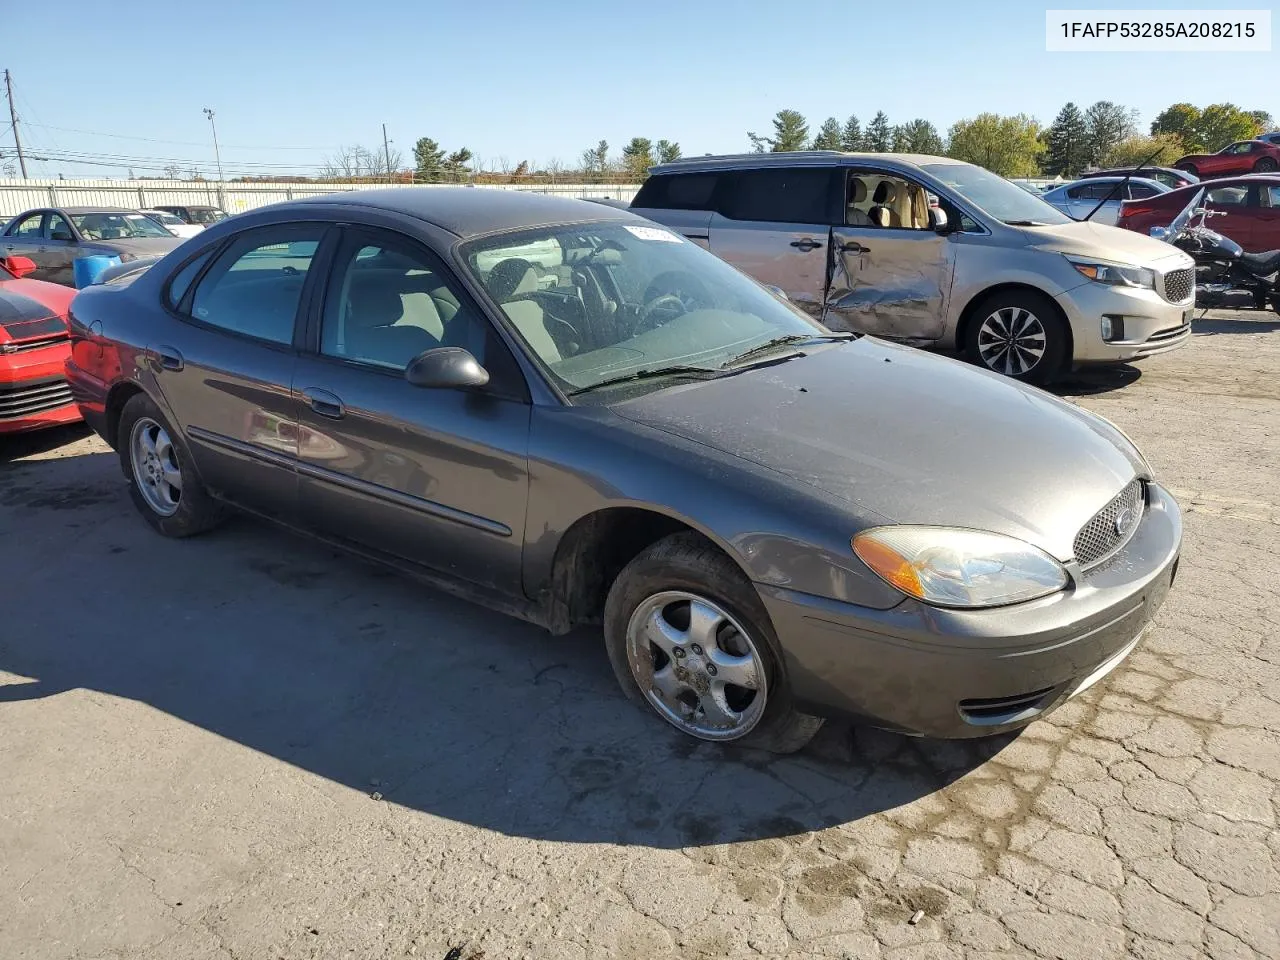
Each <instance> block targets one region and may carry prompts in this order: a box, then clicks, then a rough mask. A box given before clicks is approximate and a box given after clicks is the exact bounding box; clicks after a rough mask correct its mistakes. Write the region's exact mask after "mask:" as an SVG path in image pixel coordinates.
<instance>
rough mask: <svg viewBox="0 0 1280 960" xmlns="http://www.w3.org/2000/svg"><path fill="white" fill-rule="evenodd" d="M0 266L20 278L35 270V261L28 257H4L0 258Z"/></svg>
mask: <svg viewBox="0 0 1280 960" xmlns="http://www.w3.org/2000/svg"><path fill="white" fill-rule="evenodd" d="M0 266H3V267H4V268H5V269H6V270H8V271H9V272H10V273H12V274H13V275H14V276H15V277H17V278H18V279H22V278H23V277H25V276H26V275H27V274H29V273H35V272H36V262H35V261H34V260H32V259H31V258H30V257H5V258H4V259H3V260H0Z"/></svg>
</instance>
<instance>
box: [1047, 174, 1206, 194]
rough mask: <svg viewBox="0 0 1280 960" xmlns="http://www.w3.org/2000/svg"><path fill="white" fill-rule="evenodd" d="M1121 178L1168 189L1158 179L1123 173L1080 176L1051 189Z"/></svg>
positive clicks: (1162, 191) (1112, 181)
mask: <svg viewBox="0 0 1280 960" xmlns="http://www.w3.org/2000/svg"><path fill="white" fill-rule="evenodd" d="M1121 180H1128V181H1129V182H1130V183H1142V184H1146V185H1147V186H1151V187H1156V188H1157V189H1158V190H1159V191H1160V192H1161V193H1167V192H1168V190H1169V186H1168V184H1164V183H1161V182H1160V181H1159V180H1148V179H1147V178H1146V177H1126V176H1124V175H1123V174H1121V175H1120V176H1114V177H1081V178H1080V179H1079V180H1072V181H1071V182H1070V183H1063V184H1060V185H1058V186H1056V187H1054V188H1053V189H1054V190H1065V189H1067V188H1068V187H1078V186H1080V185H1081V184H1082V183H1088V184H1098V183H1101V184H1103V185H1106V184H1108V183H1119V182H1120V181H1121ZM1196 186H1198V184H1196Z"/></svg>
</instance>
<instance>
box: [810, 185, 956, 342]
mask: <svg viewBox="0 0 1280 960" xmlns="http://www.w3.org/2000/svg"><path fill="white" fill-rule="evenodd" d="M840 172H841V174H842V175H843V184H842V186H843V193H844V203H843V204H842V212H843V216H842V217H841V218H840V219H839V221H838V225H837V226H834V227H833V228H832V230H831V244H832V251H831V260H830V267H831V273H830V280H829V283H828V285H827V291H826V299H825V311H824V315H823V322H824V323H825V324H826V325H827V326H829V327H831V328H832V329H835V330H854V331H859V332H862V333H870V334H874V335H876V336H880V337H886V338H891V339H895V340H908V341H915V340H920V341H934V340H937V339H939V338H940V337H941V336H942V335H943V332H944V331H945V329H946V319H947V308H948V302H947V301H948V299H949V297H950V294H951V281H952V278H953V277H954V274H955V256H956V251H957V249H958V248H957V245H956V244H955V243H953V242H951V239H950V237H949V236H948V225H947V215H946V213H945V212H944V211H943V209H942V208H941V207H940V206H938V205H936V203H937V201H936V198H934V197H932V195H931V194H930V193H929V191H928V190H926V189H925V188H924V187H923V186H921V185H920V184H918V183H915V182H914V181H912V180H910V179H908V178H906V177H904V176H902V175H901V174H897V173H886V172H880V171H876V170H873V169H865V168H856V167H855V168H847V169H846V170H844V171H840Z"/></svg>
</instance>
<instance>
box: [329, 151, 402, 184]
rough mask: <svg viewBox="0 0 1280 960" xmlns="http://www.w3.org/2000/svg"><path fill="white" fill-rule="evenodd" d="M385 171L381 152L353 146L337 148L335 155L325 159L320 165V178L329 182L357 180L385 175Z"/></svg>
mask: <svg viewBox="0 0 1280 960" xmlns="http://www.w3.org/2000/svg"><path fill="white" fill-rule="evenodd" d="M386 169H387V168H386V163H385V162H384V160H383V157H382V151H381V150H377V151H374V150H370V149H369V148H368V147H362V146H360V145H359V144H354V145H352V146H349V147H339V148H338V150H337V152H336V153H334V154H332V155H330V156H327V157H325V158H324V161H323V163H321V165H320V176H322V177H326V178H328V179H331V180H357V179H360V178H361V177H373V176H378V175H380V174H385V173H386Z"/></svg>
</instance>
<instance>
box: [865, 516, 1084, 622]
mask: <svg viewBox="0 0 1280 960" xmlns="http://www.w3.org/2000/svg"><path fill="white" fill-rule="evenodd" d="M852 545H853V552H854V553H855V554H857V556H858V558H859V559H860V560H861V561H862V562H863V563H865V564H866V565H867V566H868V567H870V568H871V569H872V570H873V571H875V573H876V575H877V576H879V577H880V578H881V579H882V580H884V581H885V582H886V583H887V584H889V585H890V586H892V587H895V588H896V589H898V590H901V591H902V592H903V593H905V594H906V595H907V596H909V597H915V598H916V599H917V600H923V601H924V602H925V603H931V604H934V605H936V606H940V607H998V606H1003V605H1005V604H1010V603H1021V602H1023V601H1025V600H1034V599H1035V598H1036V597H1043V596H1047V595H1049V594H1051V593H1057V592H1058V591H1059V590H1061V589H1063V588H1064V587H1065V586H1066V585H1067V572H1066V570H1065V569H1063V566H1062V564H1060V563H1059V562H1058V561H1057V560H1055V559H1054V558H1053V557H1051V556H1049V554H1047V553H1045V552H1044V551H1043V550H1041V549H1039V548H1038V547H1033V546H1032V545H1031V544H1029V543H1024V542H1023V541H1021V540H1017V539H1014V538H1013V537H1006V536H1004V535H1003V534H999V533H987V532H985V531H982V530H965V529H960V528H956V527H927V526H908V525H902V526H890V527H874V528H872V529H870V530H865V531H863V532H862V533H860V534H858V535H857V536H856V537H854V538H853V541H852Z"/></svg>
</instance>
